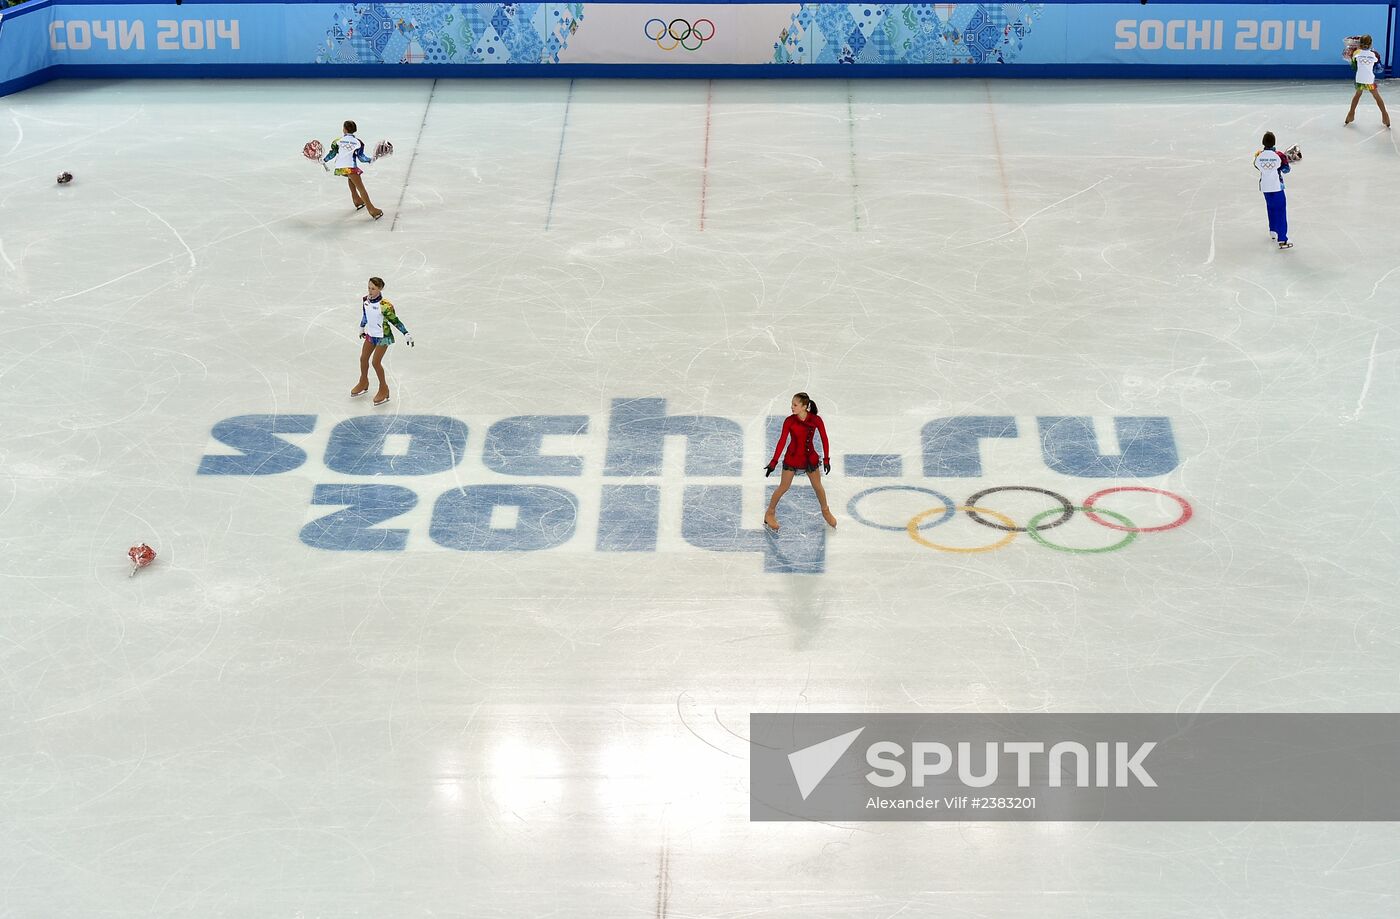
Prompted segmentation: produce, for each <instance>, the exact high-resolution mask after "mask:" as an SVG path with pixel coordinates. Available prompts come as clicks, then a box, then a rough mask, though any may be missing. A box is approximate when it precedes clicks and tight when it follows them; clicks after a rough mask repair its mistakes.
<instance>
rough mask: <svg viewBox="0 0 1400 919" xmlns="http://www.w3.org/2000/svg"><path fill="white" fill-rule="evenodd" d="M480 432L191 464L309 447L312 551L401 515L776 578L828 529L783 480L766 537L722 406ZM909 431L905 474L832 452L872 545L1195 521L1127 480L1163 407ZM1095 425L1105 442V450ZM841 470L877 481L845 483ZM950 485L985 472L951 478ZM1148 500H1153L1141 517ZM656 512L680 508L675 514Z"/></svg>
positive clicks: (249, 438) (1047, 536)
mask: <svg viewBox="0 0 1400 919" xmlns="http://www.w3.org/2000/svg"><path fill="white" fill-rule="evenodd" d="M782 422H783V416H772V417H769V418H768V419H767V423H766V432H765V434H766V437H765V446H768V447H771V444H773V443H775V442H776V440H777V434H778V431H779V430H780V429H781V426H782ZM484 427H485V431H484V434H475V433H474V432H473V431H471V430H470V429H469V427H468V425H467V423H466V422H464V421H462V420H460V419H457V418H452V417H448V416H443V415H380V414H372V415H363V416H357V417H352V418H345V419H339V420H335V421H323V420H322V419H321V418H318V417H317V416H316V415H309V414H258V415H239V416H236V417H233V418H226V419H224V420H222V421H219V422H218V423H216V424H215V425H214V426H213V429H212V431H211V436H212V438H213V440H214V441H215V442H217V445H216V446H215V447H214V448H213V449H211V450H210V451H209V452H208V453H207V454H206V455H205V456H203V457H202V458H201V460H200V462H199V467H198V472H199V474H200V475H209V476H248V477H253V476H257V477H265V476H275V475H281V474H284V473H288V472H291V471H293V470H298V469H301V468H302V467H303V466H305V465H306V464H307V463H308V462H310V458H309V456H308V448H310V449H314V448H316V447H319V448H320V449H321V451H322V452H321V464H322V466H323V467H324V469H325V471H326V476H325V478H326V481H324V482H322V483H319V484H313V485H312V487H311V491H310V495H309V499H308V500H309V503H310V505H312V506H316V507H325V508H326V509H327V511H326V513H325V514H324V515H322V516H319V517H316V518H314V519H312V520H310V521H309V522H308V523H306V524H305V525H304V526H303V527H302V529H301V532H300V538H301V540H302V542H304V543H305V544H306V545H308V546H312V547H315V548H318V549H327V550H335V551H361V552H363V551H374V552H393V551H402V550H404V549H406V548H408V546H409V543H410V537H411V536H412V535H413V533H414V531H415V527H414V526H404V525H403V524H404V521H402V520H399V519H398V518H402V517H404V516H405V515H409V516H410V518H411V521H417V524H416V526H417V527H422V529H421V530H418V532H419V534H420V535H419V537H417V539H415V545H422V543H421V542H420V541H419V540H421V535H426V536H427V537H428V540H429V541H430V542H431V543H432V544H433V545H436V546H438V547H441V548H443V549H454V550H457V551H463V552H530V551H541V550H548V549H556V548H560V547H564V546H566V545H567V546H569V548H571V549H573V550H578V549H585V550H591V551H596V552H604V553H608V552H654V551H657V550H658V548H659V547H664V546H667V545H674V546H688V547H693V548H698V549H705V550H709V551H715V552H752V553H755V554H757V555H759V556H760V557H761V558H762V559H763V568H764V570H765V571H769V572H778V573H817V572H821V571H823V570H824V568H825V560H826V544H827V539H828V533H827V528H826V525H825V524H824V523H823V522H822V521H821V518H820V517H819V516H818V515H817V513H816V511H817V507H816V501H815V498H814V497H813V495H812V492H811V490H810V489H802V488H797V489H794V490H793V491H792V492H789V496H790V497H789V500H790V501H792V506H793V513H792V514H791V516H790V517H789V518H788V521H787V524H786V525H785V526H784V527H783V530H782V532H781V534H779V535H776V536H771V535H769V534H767V533H765V532H763V530H762V528H761V526H760V525H759V520H760V517H761V509H760V508H759V507H758V506H756V505H755V506H748V507H746V506H745V499H744V493H745V492H746V491H754V492H756V491H757V489H758V488H760V487H761V488H764V489H765V490H768V491H769V492H770V493H771V489H772V488H773V487H774V484H768V483H764V484H763V485H759V484H758V483H757V482H750V483H749V484H748V485H744V484H740V480H746V479H753V478H755V477H756V476H757V475H758V474H759V473H761V472H762V470H763V464H764V462H765V461H766V458H767V457H766V454H765V455H763V456H754V455H753V454H752V453H750V454H749V461H748V462H746V461H745V430H744V428H743V426H741V425H740V423H739V422H737V421H734V420H732V419H730V418H724V417H720V416H714V415H679V414H677V415H673V414H669V413H668V411H667V407H666V400H665V399H660V398H627V399H614V400H613V402H612V406H611V409H610V411H609V412H608V414H607V416H606V417H605V418H603V419H601V422H600V421H599V420H598V419H595V418H593V417H590V416H588V415H515V416H511V417H507V418H499V419H495V420H492V421H489V422H488V423H486V424H485V425H484ZM1023 429H1024V430H1023ZM909 433H910V437H909V445H908V446H909V447H910V448H911V449H912V448H915V447H917V453H918V459H917V461H916V463H914V464H910V465H913V466H915V467H916V468H909V469H906V456H905V455H904V454H902V453H878V454H877V453H855V452H848V453H843V454H838V456H837V457H833V459H837V460H838V462H837V463H836V464H835V466H834V469H835V471H837V472H838V473H841V474H842V475H843V476H844V477H845V480H846V481H845V482H844V483H843V485H842V490H843V491H844V493H845V494H847V495H851V497H850V498H849V499H848V501H847V503H846V511H847V514H848V515H849V518H850V520H852V521H853V522H855V523H858V524H861V525H862V526H863V527H866V528H868V529H865V530H864V532H866V533H869V534H871V535H872V536H874V534H880V533H887V534H890V535H881V536H878V537H876V538H879V539H883V540H887V539H903V540H905V544H906V545H908V546H909V548H910V550H911V551H916V552H921V553H926V554H929V555H930V557H937V555H938V554H942V553H959V554H976V553H985V552H991V551H994V550H999V549H1005V548H1007V547H1008V546H1009V545H1011V544H1012V543H1013V542H1016V541H1018V540H1019V541H1020V542H1023V543H1026V544H1027V545H1032V544H1033V545H1035V546H1036V547H1037V548H1040V549H1052V550H1059V551H1066V552H1077V553H1098V552H1109V551H1115V550H1120V549H1123V548H1125V547H1126V546H1128V545H1129V544H1131V543H1132V542H1133V541H1134V540H1135V539H1137V538H1138V537H1140V536H1141V535H1143V534H1157V533H1161V532H1163V531H1167V530H1171V529H1174V528H1176V527H1179V526H1181V525H1182V524H1183V523H1185V522H1186V521H1187V520H1189V519H1190V517H1191V515H1192V508H1191V505H1190V503H1189V502H1188V501H1187V499H1186V498H1184V497H1182V496H1180V495H1176V494H1173V493H1171V492H1168V491H1166V490H1164V489H1160V488H1157V487H1155V486H1149V485H1145V484H1136V483H1134V482H1132V481H1131V480H1140V479H1144V478H1151V477H1156V476H1163V475H1166V474H1167V473H1169V472H1171V471H1172V470H1173V469H1175V468H1176V467H1177V465H1178V463H1179V458H1178V453H1177V447H1176V442H1175V439H1174V437H1173V434H1172V428H1171V424H1170V422H1169V420H1168V419H1166V418H1161V417H1141V416H1118V417H1115V418H1114V419H1113V423H1112V434H1109V435H1104V434H1102V432H1096V430H1095V424H1094V419H1092V418H1089V417H1085V416H1039V417H1036V418H1034V419H1032V420H1031V421H1030V422H1029V423H1027V422H1026V421H1025V420H1024V419H1022V420H1018V419H1017V418H1015V417H1012V416H984V415H976V416H957V417H948V418H935V419H932V420H930V421H928V422H927V423H925V424H924V425H923V426H922V427H921V428H919V429H917V430H914V429H911V430H910V432H909ZM837 436H839V435H837ZM1105 436H1106V437H1108V438H1110V439H1116V440H1117V444H1107V445H1105V446H1104V447H1103V448H1102V449H1101V447H1100V440H1101V438H1102V437H1105ZM477 438H480V439H479V440H477ZM1032 438H1034V439H1033V440H1032ZM1001 440H1012V441H1014V442H1016V443H1019V444H1020V447H1018V449H1024V451H1025V452H1027V453H1029V454H1035V453H1038V454H1039V462H1040V463H1042V464H1043V466H1044V468H1045V470H1047V472H1048V473H1052V474H1054V476H1055V477H1056V478H1057V479H1058V480H1061V481H1062V480H1063V479H1064V478H1065V477H1070V478H1074V479H1090V480H1097V481H1096V482H1094V483H1092V485H1091V486H1090V487H1084V488H1082V492H1083V493H1082V494H1081V493H1077V492H1072V491H1070V490H1069V489H1066V488H1065V486H1064V485H1062V484H1061V485H1059V486H1057V487H1049V486H1048V485H1047V484H1046V483H1044V482H1037V481H1035V480H1034V477H1031V476H1018V477H1017V478H1018V479H1020V480H1019V481H1017V480H1014V479H1013V480H1011V481H1003V482H998V483H996V484H991V485H988V484H986V481H985V474H984V470H983V464H982V454H983V448H984V447H985V445H986V444H987V443H988V442H991V441H1001ZM668 441H670V442H672V443H676V444H677V445H679V444H683V445H684V462H683V471H681V477H682V478H683V481H681V482H675V481H674V478H675V474H674V471H673V473H672V474H671V476H670V477H669V478H668V477H667V476H666V475H665V474H664V473H663V452H664V448H665V445H666V443H667V442H668ZM570 445H572V446H570ZM838 446H839V444H838ZM464 464H465V465H464ZM434 477H436V478H434ZM910 478H914V479H915V480H916V481H917V482H918V484H913V483H912V482H910V481H909V479H910ZM1045 478H1047V479H1048V478H1050V476H1049V475H1047V476H1046V477H1045ZM850 479H857V480H860V479H875V480H876V481H874V482H870V483H868V485H866V484H865V483H861V484H862V485H864V487H852V486H851V485H850V484H849V481H850ZM956 479H964V480H966V479H974V480H975V479H982V481H975V482H969V483H968V484H966V485H964V486H961V487H957V488H954V487H950V482H949V480H956ZM1105 479H1118V480H1129V481H1127V482H1105V481H1103V480H1105ZM931 480H936V481H931ZM415 483H417V486H418V487H411V486H412V485H414V484H415ZM1089 484H1090V483H1086V485H1089ZM424 486H431V487H430V488H428V489H425V488H424ZM1061 489H1063V491H1062V490H1061ZM1065 492H1069V493H1065ZM755 497H756V495H751V496H750V498H749V501H750V504H751V505H753V502H754V498H755ZM420 502H421V504H422V505H423V506H422V508H421V509H420ZM428 502H431V508H428V507H427V504H428ZM1132 502H1136V504H1132ZM1145 503H1150V504H1151V505H1152V506H1151V507H1150V508H1148V509H1147V511H1146V512H1143V511H1142V510H1141V509H1140V508H1141V507H1142V506H1143V505H1144V504H1145ZM1134 507H1136V508H1139V509H1133V508H1134ZM663 508H676V509H678V511H679V514H678V516H679V521H678V522H677V521H675V519H674V516H671V515H669V514H665V513H663ZM424 511H426V513H424ZM1071 520H1075V521H1081V522H1080V523H1077V524H1076V526H1077V527H1083V526H1084V525H1085V524H1086V523H1087V524H1089V525H1090V526H1091V527H1092V528H1093V531H1094V532H1099V533H1101V534H1102V536H1103V539H1102V540H1100V541H1098V542H1094V541H1093V540H1090V543H1089V544H1087V545H1086V544H1083V535H1082V534H1081V535H1080V537H1078V538H1077V542H1078V543H1079V544H1076V541H1075V540H1071V539H1068V538H1065V537H1062V536H1059V535H1058V534H1061V533H1064V532H1066V530H1067V529H1069V528H1067V527H1065V524H1066V523H1068V522H1069V521H1071ZM396 523H397V524H398V525H396ZM663 524H664V525H663ZM746 524H747V525H746ZM677 530H678V531H679V532H676V531H677ZM856 532H857V533H859V532H861V531H860V530H857V531H856ZM895 534H897V535H895ZM944 534H947V535H944ZM983 534H984V535H983ZM979 535H981V536H982V538H980V539H979V538H978V536H979ZM1021 537H1025V538H1024V539H1021ZM857 538H858V537H857Z"/></svg>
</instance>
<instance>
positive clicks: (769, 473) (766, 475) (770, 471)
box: [763, 463, 778, 479]
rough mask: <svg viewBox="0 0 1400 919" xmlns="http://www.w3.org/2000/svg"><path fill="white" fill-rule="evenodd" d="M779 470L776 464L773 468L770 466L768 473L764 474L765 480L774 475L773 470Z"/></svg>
mask: <svg viewBox="0 0 1400 919" xmlns="http://www.w3.org/2000/svg"><path fill="white" fill-rule="evenodd" d="M777 468H778V466H777V464H776V463H774V464H773V465H772V466H768V467H767V471H766V472H764V473H763V477H764V478H765V479H766V478H768V477H769V476H770V475H772V474H773V470H774V469H777Z"/></svg>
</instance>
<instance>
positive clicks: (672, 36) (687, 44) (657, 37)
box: [642, 19, 715, 51]
mask: <svg viewBox="0 0 1400 919" xmlns="http://www.w3.org/2000/svg"><path fill="white" fill-rule="evenodd" d="M642 33H643V34H644V35H646V37H647V38H649V39H651V40H652V41H654V42H656V47H658V48H660V49H661V50H662V51H675V50H676V49H677V48H681V49H682V50H685V51H698V50H700V46H701V45H703V44H704V43H705V42H707V41H709V40H710V39H712V38H714V37H715V24H714V23H713V22H711V21H710V20H708V19H697V20H695V22H694V23H693V24H692V23H691V22H689V21H688V20H685V19H672V20H671V21H670V22H669V23H668V22H666V21H665V20H664V19H648V20H647V23H646V25H644V26H642Z"/></svg>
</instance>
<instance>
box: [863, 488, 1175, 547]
mask: <svg viewBox="0 0 1400 919" xmlns="http://www.w3.org/2000/svg"><path fill="white" fill-rule="evenodd" d="M895 491H901V492H910V493H913V494H921V495H928V496H930V497H933V498H936V499H937V500H938V501H939V502H940V503H941V504H942V507H933V508H930V509H928V510H926V511H922V512H920V513H918V514H915V515H914V516H913V517H911V518H910V519H909V521H908V522H907V523H905V524H904V525H902V526H897V525H894V524H888V523H878V522H876V521H874V520H871V519H869V518H867V517H866V516H864V515H863V514H862V513H861V512H860V502H861V501H862V500H864V499H865V498H867V497H869V496H871V495H874V494H878V493H881V492H895ZM1005 491H1024V492H1030V493H1033V494H1040V495H1045V496H1046V497H1048V498H1050V499H1051V500H1053V501H1054V502H1055V503H1056V504H1058V505H1059V506H1058V507H1052V508H1049V509H1047V510H1044V511H1040V512H1038V513H1036V514H1034V515H1032V517H1031V518H1030V519H1029V520H1028V521H1026V525H1025V526H1018V525H1017V523H1016V521H1015V520H1013V519H1012V518H1010V517H1008V516H1007V515H1006V514H1003V513H1001V512H1000V511H996V510H992V509H991V508H987V507H982V506H980V505H979V504H978V503H977V502H978V501H979V500H981V499H982V498H985V497H986V496H987V495H991V494H997V493H999V492H1005ZM1134 491H1136V492H1144V493H1147V494H1154V495H1161V496H1163V497H1166V498H1170V499H1171V500H1173V501H1175V502H1176V503H1177V504H1178V505H1179V506H1180V507H1181V513H1180V514H1178V515H1177V517H1176V519H1175V520H1173V521H1171V522H1170V523H1165V524H1161V525H1159V526H1150V527H1140V526H1137V525H1135V524H1134V523H1133V521H1131V520H1129V519H1128V518H1127V517H1126V516H1125V515H1123V514H1121V513H1119V512H1117V511H1110V510H1107V509H1106V508H1102V507H1098V506H1096V505H1095V502H1096V501H1098V500H1100V499H1101V498H1103V497H1105V496H1107V495H1112V494H1117V493H1119V492H1134ZM846 510H847V513H849V514H850V515H851V517H852V518H853V519H854V520H856V521H857V522H858V523H863V524H865V525H866V526H868V527H873V528H874V529H877V530H889V531H891V532H900V531H904V532H907V533H908V534H909V536H910V538H911V539H913V540H914V541H915V542H917V543H919V544H920V545H922V546H926V547H928V548H930V549H936V550H938V551H940V552H957V553H963V554H974V553H980V552H992V551H994V550H996V549H1000V548H1002V547H1004V546H1006V545H1008V544H1010V543H1011V541H1012V540H1014V539H1015V538H1016V534H1017V533H1028V534H1030V537H1031V538H1032V539H1033V540H1035V542H1037V543H1039V544H1040V545H1042V546H1044V547H1045V548H1047V549H1054V550H1056V551H1059V552H1071V553H1075V554H1086V555H1088V554H1099V553H1103V552H1116V551H1117V550H1119V549H1122V548H1125V547H1127V546H1128V545H1129V544H1131V543H1132V542H1133V541H1134V540H1135V539H1136V538H1137V537H1138V534H1140V533H1160V532H1162V531H1164V530H1172V529H1176V528H1177V527H1179V526H1181V525H1182V524H1184V523H1186V521H1188V520H1190V519H1191V516H1192V514H1193V510H1192V507H1191V504H1190V502H1188V501H1187V500H1186V499H1185V498H1183V497H1181V496H1180V495H1176V494H1173V493H1172V492H1169V491H1164V490H1162V489H1160V488H1151V487H1148V486H1145V485H1122V486H1118V487H1115V488H1105V489H1102V490H1100V491H1096V492H1094V493H1093V494H1092V495H1090V496H1089V497H1087V498H1085V499H1084V503H1083V504H1082V505H1074V504H1071V503H1070V501H1069V499H1068V498H1065V497H1064V496H1063V495H1060V494H1058V493H1057V492H1053V491H1050V490H1049V489H1046V488H1039V487H1036V486H1032V485H999V486H996V487H994V488H984V489H982V490H981V491H979V492H976V493H975V494H973V495H972V496H970V497H969V498H968V499H967V502H966V503H965V504H955V503H954V501H953V499H951V498H949V497H948V496H947V495H945V494H943V493H942V492H939V491H935V490H934V489H932V488H922V487H919V486H914V485H879V486H876V487H874V488H867V489H866V490H865V491H862V492H860V493H858V494H857V495H856V496H855V497H853V498H851V500H850V502H849V503H848V504H847V506H846ZM1076 511H1080V512H1083V514H1084V516H1085V517H1087V518H1088V519H1089V520H1092V521H1093V522H1094V523H1097V524H1099V525H1100V526H1103V527H1106V528H1108V529H1111V530H1117V531H1119V532H1120V533H1125V534H1127V535H1126V536H1124V537H1123V538H1122V539H1120V540H1118V541H1117V542H1115V543H1112V544H1111V545H1108V546H1103V547H1100V548H1089V549H1085V548H1077V547H1074V546H1066V545H1061V544H1059V543H1054V542H1051V541H1050V540H1049V539H1046V538H1045V537H1044V536H1043V535H1042V534H1043V533H1044V532H1045V531H1046V530H1052V529H1054V528H1055V527H1058V526H1061V525H1062V524H1065V523H1067V522H1068V521H1069V520H1070V519H1071V518H1072V517H1073V516H1074V514H1075V512H1076ZM959 513H965V514H967V516H968V519H970V520H972V521H973V522H974V523H978V524H980V525H982V526H985V527H988V528H990V529H994V530H1001V531H1003V532H1004V533H1005V534H1006V535H1005V536H1003V537H1001V538H1000V539H998V540H996V541H995V542H992V543H990V544H988V545H985V546H970V547H961V546H948V545H943V544H940V543H936V542H933V541H932V540H929V539H927V538H926V537H924V536H923V535H922V532H923V531H925V530H931V529H933V528H934V527H937V526H941V525H942V524H945V523H947V522H948V521H950V520H952V519H953V518H954V517H955V516H957V515H958V514H959ZM935 515H937V516H936V517H935ZM1054 515H1059V516H1058V517H1055V519H1051V520H1048V522H1047V518H1051V517H1053V516H1054ZM931 517H932V518H934V519H932V520H930V519H929V518H931ZM987 517H990V518H992V519H991V520H988V519H986V518H987ZM1105 517H1108V518H1112V520H1106V519H1104V518H1105ZM1113 521H1117V523H1114V522H1113Z"/></svg>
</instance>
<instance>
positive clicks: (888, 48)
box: [0, 0, 1400, 95]
mask: <svg viewBox="0 0 1400 919" xmlns="http://www.w3.org/2000/svg"><path fill="white" fill-rule="evenodd" d="M1397 2H1400V0H1394V2H1386V3H1356V2H1351V3H1341V2H1330V0H1320V2H1319V0H1312V2H1303V0H1282V2H1277V3H1234V4H1202V3H1189V2H1184V0H1154V2H1153V3H1152V4H1150V5H1149V4H1141V5H1133V4H1125V3H1111V4H1110V3H1101V2H1090V0H1061V2H1057V3H972V4H968V3H962V4H947V5H932V4H890V3H871V4H837V3H806V4H802V3H781V2H754V0H745V2H736V0H712V2H708V3H684V4H680V3H664V4H663V3H653V2H643V0H607V2H601V3H597V2H579V3H514V4H503V3H479V4H460V3H457V4H452V3H446V4H402V3H359V4H351V3H343V2H339V0H309V2H300V3H284V2H277V0H244V2H240V3H230V2H218V0H189V2H186V3H183V4H179V3H176V4H172V3H163V4H140V3H131V2H129V0H31V2H30V3H26V4H24V5H21V6H19V7H15V8H12V9H11V10H8V11H6V12H5V13H4V15H3V17H0V95H4V94H7V93H13V92H16V91H19V90H21V89H25V88H28V87H30V86H35V85H38V84H40V83H43V82H47V81H49V80H53V79H63V78H100V79H122V78H184V79H188V78H201V77H209V78H257V77H266V78H308V77H309V78H318V77H331V78H345V77H372V78H381V77H408V78H443V77H464V76H470V77H487V78H491V77H553V78H575V77H601V78H618V77H633V78H653V79H654V78H666V77H676V78H686V79H706V78H744V79H754V78H759V79H764V78H782V79H788V78H793V77H798V78H802V77H812V78H818V79H830V78H849V77H859V78H870V77H876V78H896V79H900V78H903V79H908V78H941V77H1012V78H1015V77H1030V78H1047V77H1050V78H1093V79H1104V78H1134V79H1143V78H1148V79H1160V78H1168V79H1173V78H1190V79H1300V78H1301V79H1336V80H1338V81H1341V82H1346V81H1347V80H1348V78H1349V77H1350V76H1351V68H1350V66H1349V65H1348V64H1347V63H1346V62H1345V61H1343V60H1342V59H1341V46H1342V39H1343V38H1344V37H1345V36H1347V35H1353V34H1358V33H1363V32H1368V33H1370V34H1372V35H1374V36H1376V38H1377V46H1378V50H1379V51H1380V52H1381V54H1382V57H1383V60H1384V65H1385V67H1386V68H1387V71H1389V69H1390V67H1391V57H1392V51H1393V45H1394V39H1395V28H1394V25H1395V21H1396V5H1397ZM410 17H420V18H418V19H415V18H410ZM422 17H426V18H422ZM590 26H592V28H591V29H590V28H589V27H590ZM691 36H694V37H691ZM682 42H685V44H684V45H682ZM692 45H693V47H692Z"/></svg>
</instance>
